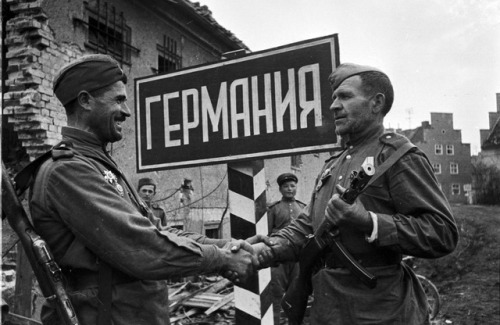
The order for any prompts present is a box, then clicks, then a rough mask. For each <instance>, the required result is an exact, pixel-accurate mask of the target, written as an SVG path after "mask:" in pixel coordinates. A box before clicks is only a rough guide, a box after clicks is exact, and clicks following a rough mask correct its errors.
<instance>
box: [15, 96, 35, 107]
mask: <svg viewBox="0 0 500 325" xmlns="http://www.w3.org/2000/svg"><path fill="white" fill-rule="evenodd" d="M39 101H40V96H25V97H23V98H21V99H20V100H19V105H23V106H38V104H39Z"/></svg>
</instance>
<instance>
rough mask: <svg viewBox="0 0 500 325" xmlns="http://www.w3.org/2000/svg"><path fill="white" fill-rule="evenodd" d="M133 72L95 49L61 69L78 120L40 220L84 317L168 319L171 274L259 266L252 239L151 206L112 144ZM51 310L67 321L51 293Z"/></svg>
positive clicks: (45, 186)
mask: <svg viewBox="0 0 500 325" xmlns="http://www.w3.org/2000/svg"><path fill="white" fill-rule="evenodd" d="M126 82H127V76H126V74H125V73H124V71H123V70H122V69H121V68H120V66H119V65H118V63H117V62H116V61H115V60H113V59H112V58H111V57H110V56H107V55H101V54H96V55H86V56H84V57H82V58H80V59H78V60H75V61H74V62H71V63H70V64H69V65H67V66H65V67H64V68H62V69H61V71H60V72H59V73H58V74H57V76H56V77H55V79H54V82H53V86H54V93H55V95H56V96H57V98H58V99H59V100H60V102H61V103H62V104H63V106H64V108H65V110H66V114H67V118H68V119H67V124H68V126H67V127H63V129H62V138H63V142H62V143H61V144H58V145H56V146H55V147H54V148H53V149H52V155H51V156H50V155H44V157H49V158H48V159H47V160H45V161H44V162H43V163H42V165H41V166H40V168H39V170H38V172H37V173H36V175H35V178H34V179H35V180H34V183H33V186H32V192H31V194H32V197H31V199H30V208H31V216H32V218H33V222H34V225H35V229H36V231H37V233H39V235H40V236H41V237H42V238H44V239H45V241H46V242H47V244H48V245H49V247H50V249H51V250H52V252H53V253H54V258H55V261H56V262H57V263H58V264H59V265H60V266H61V268H62V270H63V273H64V277H65V283H67V291H68V295H69V297H70V299H71V302H72V304H73V306H74V308H75V311H76V316H77V317H78V320H79V324H82V325H95V324H97V325H101V324H106V325H109V324H114V325H128V324H148V325H166V324H169V313H168V292H167V290H168V287H167V285H166V281H165V280H167V279H169V278H170V277H172V276H175V277H179V276H181V277H184V276H191V275H199V274H207V273H208V274H214V273H219V274H222V275H224V276H225V277H227V278H229V279H231V280H232V281H245V280H246V279H247V278H248V276H250V275H251V274H253V272H254V264H253V262H254V257H253V256H252V254H251V253H250V252H248V251H247V250H251V246H250V244H249V243H247V242H245V241H243V240H232V239H210V238H207V237H205V236H202V235H200V234H195V233H183V232H182V231H180V230H177V229H174V228H170V227H162V225H161V223H160V220H159V219H158V218H157V217H155V216H154V215H153V214H151V213H148V211H149V209H147V207H146V206H145V204H144V202H143V201H142V199H141V198H140V197H139V195H138V193H137V191H136V189H135V187H133V186H131V185H130V184H131V183H130V182H129V181H128V180H127V177H126V176H125V175H124V174H123V173H122V172H121V171H120V168H119V167H118V165H117V163H116V162H115V160H114V159H113V157H111V155H110V153H109V152H108V151H107V150H106V147H107V145H108V144H109V143H113V142H116V141H119V140H121V139H122V137H123V124H124V123H125V121H126V119H127V118H128V117H130V109H129V107H128V105H127V90H126V87H125V84H126ZM260 237H261V236H255V238H252V240H256V239H259V238H260ZM252 240H250V242H252ZM41 319H42V322H43V324H46V325H47V324H50V325H54V324H62V321H61V320H60V319H59V316H58V314H57V312H56V310H55V306H54V305H53V304H52V302H51V301H50V300H47V302H46V304H45V305H44V306H43V308H42V311H41Z"/></svg>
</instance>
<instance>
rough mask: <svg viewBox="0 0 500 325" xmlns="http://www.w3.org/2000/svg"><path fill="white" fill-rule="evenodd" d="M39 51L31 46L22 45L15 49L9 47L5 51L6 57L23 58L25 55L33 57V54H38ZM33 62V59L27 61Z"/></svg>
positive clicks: (39, 53)
mask: <svg viewBox="0 0 500 325" xmlns="http://www.w3.org/2000/svg"><path fill="white" fill-rule="evenodd" d="M40 55H41V52H40V50H37V49H35V48H32V47H23V48H16V49H9V51H8V52H7V56H6V58H7V59H10V58H25V57H33V56H36V57H38V56H40ZM29 62H33V61H29Z"/></svg>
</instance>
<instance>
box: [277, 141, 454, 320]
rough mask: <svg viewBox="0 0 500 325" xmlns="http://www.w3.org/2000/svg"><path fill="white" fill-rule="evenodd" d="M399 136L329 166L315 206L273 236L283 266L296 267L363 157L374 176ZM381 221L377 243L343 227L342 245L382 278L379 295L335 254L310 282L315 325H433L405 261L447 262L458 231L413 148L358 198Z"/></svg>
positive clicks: (359, 147) (355, 149)
mask: <svg viewBox="0 0 500 325" xmlns="http://www.w3.org/2000/svg"><path fill="white" fill-rule="evenodd" d="M406 141H408V140H407V139H406V138H404V137H403V136H401V135H397V134H393V133H388V134H382V132H379V133H377V134H374V135H372V136H371V137H369V138H367V139H365V140H364V141H363V142H362V143H360V144H356V145H354V146H353V145H349V144H348V145H347V147H346V148H345V150H343V151H342V152H339V153H337V154H335V155H334V156H332V157H331V159H329V160H328V161H327V162H326V164H325V166H324V167H323V170H322V171H321V173H320V174H319V176H318V178H317V181H316V187H315V190H314V191H313V193H312V196H311V201H310V203H309V205H308V207H307V208H306V209H305V210H304V212H303V213H302V214H301V215H300V216H299V217H298V218H297V219H296V220H295V221H293V222H292V224H291V225H290V226H289V227H287V228H285V229H283V230H281V231H279V232H278V233H277V234H275V235H273V237H274V239H275V241H277V242H278V243H279V245H278V246H276V247H274V252H275V254H276V256H277V259H278V260H281V261H283V260H285V261H286V260H296V259H297V258H298V256H299V252H300V248H301V247H302V245H303V244H304V243H305V241H306V236H307V235H308V234H311V233H314V231H315V230H316V229H317V228H318V226H319V225H320V224H321V222H322V221H323V219H324V215H325V209H326V206H327V202H328V200H329V199H330V198H331V197H332V195H333V194H334V193H335V185H336V184H341V185H342V186H343V187H346V188H347V187H348V186H349V176H350V174H351V173H352V171H359V170H360V166H361V164H362V163H363V161H364V160H365V158H366V157H368V156H371V157H374V161H375V170H377V166H380V164H381V163H382V162H383V161H385V160H386V159H387V158H388V157H389V156H390V155H391V154H392V153H393V152H395V150H397V148H398V146H399V145H400V144H401V143H404V142H406ZM359 199H360V200H361V201H362V202H363V204H364V206H365V208H366V209H367V210H368V211H372V212H374V213H376V214H377V215H378V239H377V240H376V241H375V242H373V243H369V242H368V241H367V240H366V236H367V235H369V234H366V233H363V232H361V231H359V230H358V229H356V228H353V227H349V226H342V227H340V241H341V242H342V243H343V244H344V246H345V247H346V248H347V250H349V251H350V252H351V253H352V254H353V255H354V257H355V258H356V259H357V260H358V261H359V262H361V264H362V265H364V266H365V267H367V269H368V270H369V271H370V272H371V273H372V274H375V275H376V276H377V277H378V285H377V287H376V288H375V289H369V288H367V287H365V286H364V285H363V284H362V283H360V281H359V280H358V279H357V278H356V277H354V276H353V275H352V274H351V273H350V272H349V271H348V270H347V269H346V268H345V266H343V265H341V264H340V263H339V262H338V261H337V260H336V259H335V258H334V257H333V258H332V256H331V254H330V255H328V254H327V256H326V257H325V260H322V261H318V262H319V263H323V264H321V265H323V267H322V268H321V269H320V270H319V271H318V272H317V273H316V274H315V275H314V276H313V279H312V280H313V289H314V303H313V305H312V309H311V313H310V315H311V316H310V317H311V318H310V321H311V324H318V325H322V324H343V325H346V324H381V325H382V324H383V325H388V324H389V325H390V324H394V325H397V324H428V323H429V319H428V309H427V301H426V297H425V293H424V291H423V289H422V287H421V285H420V284H419V282H418V279H417V278H416V276H415V274H414V273H413V271H412V270H411V269H409V268H408V267H406V266H405V265H404V264H403V263H400V260H401V255H402V254H407V255H413V256H417V257H422V258H436V257H441V256H444V255H446V254H448V253H450V252H452V251H453V250H454V248H455V247H456V244H457V240H458V231H457V227H456V224H455V221H454V219H453V216H452V213H451V208H450V206H449V204H448V202H447V200H446V198H445V196H444V194H443V193H442V191H441V190H440V188H439V186H438V183H437V181H436V178H435V176H434V173H433V170H432V167H431V166H430V164H429V162H428V160H427V159H426V157H425V155H424V154H423V153H422V152H421V151H420V150H418V149H416V148H415V149H412V150H411V151H410V152H408V153H407V154H405V155H404V156H403V157H402V158H401V159H399V161H398V162H396V163H395V164H394V165H393V166H392V167H391V168H390V169H389V170H388V171H387V172H386V173H385V174H384V175H383V176H382V177H380V178H378V179H377V180H376V181H375V182H374V183H373V185H371V186H370V187H368V188H367V189H366V191H365V192H364V193H362V194H361V195H360V196H359Z"/></svg>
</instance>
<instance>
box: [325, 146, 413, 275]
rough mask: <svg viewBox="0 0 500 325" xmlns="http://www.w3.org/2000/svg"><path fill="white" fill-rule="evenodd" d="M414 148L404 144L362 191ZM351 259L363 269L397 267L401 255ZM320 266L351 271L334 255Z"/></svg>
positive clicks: (369, 255) (382, 165)
mask: <svg viewBox="0 0 500 325" xmlns="http://www.w3.org/2000/svg"><path fill="white" fill-rule="evenodd" d="M413 148H416V146H415V145H414V144H412V143H411V142H405V143H404V144H402V145H401V147H399V148H398V150H396V152H394V153H393V154H392V155H391V156H390V157H389V158H387V160H385V161H384V162H383V163H382V164H381V165H380V166H378V167H377V168H376V171H375V174H374V175H373V176H372V177H371V179H370V180H369V181H368V183H367V184H366V186H365V187H364V189H363V190H362V191H361V192H363V191H365V190H366V189H367V188H368V187H369V186H370V185H371V184H373V182H375V181H376V180H377V179H378V178H379V177H380V176H382V175H384V174H385V172H386V171H387V170H389V168H391V167H392V166H393V165H394V164H395V163H396V162H397V161H398V160H399V159H400V158H401V157H403V156H404V155H405V154H406V153H407V152H408V151H409V150H411V149H413ZM352 255H353V257H354V258H355V259H356V260H357V261H358V262H359V263H360V264H361V265H362V266H364V267H375V266H388V265H397V264H399V263H400V262H401V258H402V256H401V254H399V253H396V252H389V253H388V254H373V253H371V254H364V255H363V254H352ZM321 262H322V265H324V266H325V267H328V268H348V269H351V267H352V266H351V265H344V264H343V263H342V261H341V259H339V258H335V256H334V254H333V253H331V252H327V253H326V254H325V257H324V258H323V260H322V261H321Z"/></svg>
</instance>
